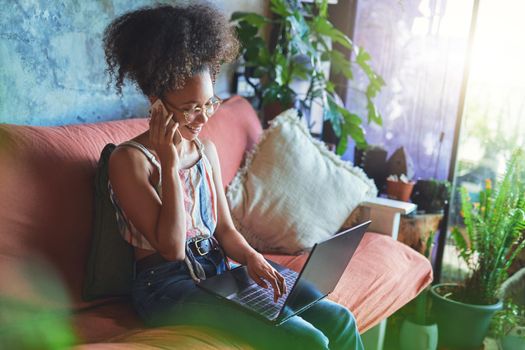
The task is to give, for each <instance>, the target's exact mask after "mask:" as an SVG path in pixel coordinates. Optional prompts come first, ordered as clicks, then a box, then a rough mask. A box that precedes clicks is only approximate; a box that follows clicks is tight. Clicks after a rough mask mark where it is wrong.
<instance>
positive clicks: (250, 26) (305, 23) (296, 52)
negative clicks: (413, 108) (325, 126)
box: [231, 0, 384, 154]
mask: <svg viewBox="0 0 525 350" xmlns="http://www.w3.org/2000/svg"><path fill="white" fill-rule="evenodd" d="M270 10H271V12H272V15H273V16H272V18H268V17H265V16H262V15H259V14H256V13H247V12H235V13H233V14H232V17H231V20H232V21H233V22H235V24H236V28H237V33H238V36H239V39H240V41H241V43H242V51H241V53H242V56H243V58H244V62H245V63H244V65H245V73H244V74H245V79H246V81H247V82H248V83H249V84H250V85H252V87H253V88H254V90H255V94H256V96H257V97H258V100H259V101H260V103H261V104H262V105H269V104H272V103H276V102H277V103H279V104H280V105H281V106H282V108H283V109H284V108H288V107H291V106H292V105H294V104H295V103H298V104H299V105H300V107H301V108H302V109H304V110H311V108H312V104H313V103H321V105H322V106H323V118H324V120H328V121H330V124H331V126H332V129H333V130H334V133H335V134H336V136H337V137H338V138H339V140H340V141H339V144H338V146H337V154H343V153H344V152H345V150H346V147H347V142H348V137H351V138H352V139H353V140H354V141H355V143H356V146H357V147H359V148H363V147H365V146H366V144H367V143H366V140H365V135H364V131H363V127H362V123H363V118H362V117H361V116H359V115H357V114H355V113H352V112H350V111H348V110H347V109H346V108H344V107H343V106H341V105H340V103H339V102H338V101H339V98H338V96H337V94H336V91H335V88H336V86H335V84H334V83H333V82H331V81H330V80H329V77H328V76H327V75H326V74H325V72H324V71H323V65H324V64H325V63H326V62H330V64H331V65H332V69H333V72H335V74H342V75H343V76H344V77H345V78H346V79H353V78H354V75H353V67H354V66H357V67H359V68H360V69H361V70H362V72H364V74H365V75H366V76H367V78H368V80H369V83H368V86H367V87H366V89H365V91H364V92H363V94H364V97H365V98H366V105H367V121H368V123H370V122H374V123H377V124H378V125H381V124H382V117H381V115H380V114H379V112H378V110H377V108H376V106H375V104H374V102H373V99H374V98H375V97H376V95H377V93H378V92H379V91H380V89H381V88H382V86H384V81H383V79H382V78H381V76H379V75H378V74H377V73H376V72H375V71H374V70H373V69H372V68H371V66H370V64H369V61H370V55H369V54H368V53H367V52H366V51H365V50H364V49H362V48H360V47H357V46H356V45H354V44H353V43H352V41H351V40H350V38H348V36H346V35H345V34H344V33H343V32H341V31H339V30H338V29H336V28H335V27H334V26H333V24H332V23H330V21H329V20H328V2H327V0H316V1H314V3H313V4H302V3H301V2H300V1H299V0H270ZM268 25H272V26H273V28H274V30H276V32H277V39H276V44H275V45H274V46H273V47H272V48H270V47H269V43H267V42H266V41H265V40H264V38H263V35H264V32H265V28H266V26H268ZM332 43H338V44H340V45H342V46H343V47H345V48H346V49H349V50H352V52H353V53H354V55H353V58H352V59H351V60H349V59H347V58H346V57H345V55H344V54H342V53H341V52H339V51H337V50H334V49H332ZM294 80H302V81H308V91H307V93H306V94H305V96H303V95H301V96H299V94H298V93H297V92H296V91H294V90H293V89H292V88H291V84H292V82H293V81H294ZM259 107H261V106H259Z"/></svg>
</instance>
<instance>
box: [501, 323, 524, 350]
mask: <svg viewBox="0 0 525 350" xmlns="http://www.w3.org/2000/svg"><path fill="white" fill-rule="evenodd" d="M500 348H501V349H503V350H516V349H525V327H515V328H514V329H513V330H512V331H511V332H510V333H509V334H507V335H506V336H504V337H502V338H501V340H500Z"/></svg>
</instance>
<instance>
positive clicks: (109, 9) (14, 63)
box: [0, 0, 267, 125]
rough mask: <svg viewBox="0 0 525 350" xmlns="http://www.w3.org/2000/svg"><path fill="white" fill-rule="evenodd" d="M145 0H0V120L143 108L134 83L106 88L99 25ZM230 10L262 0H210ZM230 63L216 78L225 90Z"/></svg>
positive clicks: (256, 7)
mask: <svg viewBox="0 0 525 350" xmlns="http://www.w3.org/2000/svg"><path fill="white" fill-rule="evenodd" d="M156 2H157V1H151V0H149V1H148V0H85V1H76V0H55V1H53V0H40V1H38V0H0V6H1V11H2V12H1V13H0V123H13V124H28V125H63V124H77V123H86V122H97V121H103V120H112V119H123V118H130V117H133V116H144V115H145V114H146V113H147V109H148V103H147V100H146V98H145V97H144V96H143V95H142V94H141V93H140V91H138V90H137V89H136V88H135V87H134V86H133V85H132V84H126V85H125V86H124V89H123V97H119V96H118V95H117V94H116V92H115V91H114V88H112V87H110V88H109V89H108V88H107V82H108V76H107V74H106V73H105V68H106V64H105V60H104V52H103V49H102V33H103V31H104V28H105V27H106V26H107V25H108V24H109V23H110V22H111V20H112V19H114V18H115V17H116V16H119V15H121V14H123V13H124V12H127V11H129V10H132V9H135V8H138V7H141V6H144V5H152V4H154V3H156ZM163 2H164V3H174V2H176V1H163ZM211 2H213V3H216V4H217V6H218V7H220V8H221V9H223V10H224V11H225V12H226V13H227V14H228V15H229V13H231V12H232V11H235V10H243V11H258V12H261V11H263V9H264V7H265V6H266V3H267V1H264V0H249V1H246V0H230V1H227V0H223V1H219V0H216V1H211ZM228 73H229V72H228V69H227V67H226V69H225V70H224V71H223V73H222V74H221V77H220V78H219V81H218V83H217V88H216V89H217V92H218V94H219V95H220V96H224V95H226V94H227V93H228Z"/></svg>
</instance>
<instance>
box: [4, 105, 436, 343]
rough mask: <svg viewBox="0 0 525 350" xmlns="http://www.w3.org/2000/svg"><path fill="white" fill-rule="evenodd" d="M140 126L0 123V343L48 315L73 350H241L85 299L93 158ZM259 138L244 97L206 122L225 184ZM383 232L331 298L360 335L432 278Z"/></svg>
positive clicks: (361, 251)
mask: <svg viewBox="0 0 525 350" xmlns="http://www.w3.org/2000/svg"><path fill="white" fill-rule="evenodd" d="M146 128H147V121H146V119H144V118H137V119H127V120H120V121H111V122H103V123H96V124H81V125H68V126H58V127H33V126H22V125H10V124H2V125H0V281H1V282H0V301H3V302H0V307H1V308H0V342H2V340H4V341H6V339H7V340H8V341H9V342H10V343H9V344H11V345H13V344H16V342H17V341H18V340H19V341H20V342H21V343H24V341H25V340H24V338H26V337H38V336H41V335H42V334H43V333H38V332H44V333H46V332H48V331H49V328H45V327H47V326H45V325H43V327H44V329H43V330H39V329H38V327H32V328H31V329H29V328H27V327H26V328H27V329H26V328H24V327H23V325H24V324H27V323H31V322H32V321H35V315H37V314H40V313H41V311H42V310H45V312H46V314H47V315H62V316H63V319H62V320H63V321H64V322H63V323H62V326H63V328H61V329H63V330H65V331H67V330H68V329H69V331H70V332H71V336H73V337H74V338H71V339H72V340H70V342H73V343H75V344H79V345H78V348H79V349H80V348H82V349H84V348H86V349H98V348H111V349H120V348H148V349H151V348H167V347H169V348H182V349H184V348H194V347H198V348H204V349H207V348H210V349H216V348H247V347H246V345H245V344H241V343H239V342H238V341H236V340H235V339H232V338H230V337H225V336H223V335H221V334H218V333H215V332H213V331H211V330H208V329H199V328H195V327H180V326H179V327H164V328H157V329H146V328H145V327H144V326H143V325H142V324H141V322H140V320H139V319H138V318H137V316H136V314H135V313H134V311H133V309H132V307H131V305H130V302H129V300H128V299H126V298H123V297H119V298H108V299H104V300H96V301H93V302H86V301H83V300H82V299H81V288H82V283H83V279H84V272H85V270H86V261H87V257H88V253H89V248H90V240H91V230H92V216H93V178H94V173H95V168H96V163H97V160H98V157H99V155H100V152H101V150H102V148H103V147H104V145H105V144H106V143H109V142H112V143H115V144H117V143H120V142H122V141H124V140H127V139H129V138H131V137H133V136H135V135H137V134H139V133H141V132H143V131H144V130H146ZM261 132H262V129H261V126H260V123H259V120H258V118H257V115H256V113H255V111H254V110H253V109H252V108H251V106H250V104H249V103H248V102H247V101H246V100H244V99H243V98H241V97H233V98H231V99H229V100H228V101H227V102H225V103H224V105H223V106H222V107H221V108H220V111H219V112H217V115H216V116H214V117H213V118H212V119H210V121H209V123H208V124H207V126H206V127H205V129H204V130H203V132H202V135H201V137H202V138H210V139H212V140H213V141H214V142H215V144H216V145H217V149H218V152H219V157H220V160H221V166H222V178H223V181H224V183H223V185H224V186H225V187H226V186H227V185H228V184H229V182H230V181H231V180H232V179H233V177H234V175H235V173H236V172H237V170H238V168H239V166H240V165H241V164H242V162H243V159H244V158H243V157H244V154H245V151H246V150H248V149H250V148H251V147H252V146H253V145H254V144H255V143H256V142H257V139H258V137H259V135H260V134H261ZM372 207H378V205H377V204H374V205H372ZM379 207H380V209H381V210H382V211H381V210H380V211H379V213H380V214H377V211H376V214H375V217H377V215H380V216H379V217H381V215H383V214H385V213H388V210H389V209H388V205H386V206H384V205H383V204H382V203H381V205H379ZM381 213H383V214H381ZM385 215H387V216H388V214H385ZM372 216H374V215H372ZM377 221H383V220H382V219H381V220H377ZM384 224H385V223H384V222H382V223H381V225H383V226H385V225H384ZM381 225H379V226H381ZM389 225H390V226H391V224H388V223H387V225H386V226H387V227H388V226H389ZM379 226H377V227H379ZM372 230H374V229H373V227H372ZM383 233H384V234H378V233H373V232H369V233H367V234H366V235H365V237H364V239H363V241H362V243H361V245H360V247H359V248H358V250H357V252H356V254H355V256H354V258H353V260H352V262H351V263H350V265H349V266H348V268H347V269H346V272H345V274H344V276H343V278H342V279H341V281H340V282H339V284H338V286H337V288H336V290H335V291H334V292H333V293H332V294H331V295H330V297H329V298H330V299H332V300H335V301H337V302H340V303H342V304H344V305H346V306H347V307H348V308H349V309H350V310H352V311H353V313H354V315H355V316H356V319H357V323H358V326H359V328H360V330H361V332H364V331H366V330H367V329H369V328H371V327H372V326H374V325H376V324H378V323H379V322H380V321H381V320H383V319H385V318H386V317H388V316H389V315H391V314H392V313H393V312H395V311H396V310H397V309H399V308H400V307H401V306H403V305H404V304H406V303H407V302H408V301H410V300H411V299H412V298H414V297H415V296H416V295H417V294H418V293H419V292H420V291H421V290H422V289H423V288H424V287H425V286H426V285H428V284H429V283H430V281H431V280H432V272H431V267H430V264H429V263H428V261H427V260H426V259H424V258H423V256H421V255H419V254H418V253H416V252H415V251H413V250H411V249H410V248H408V247H407V246H405V245H403V244H401V243H399V242H397V241H396V240H395V239H393V238H392V237H390V236H389V235H391V232H383ZM385 234H386V235H385ZM266 256H267V257H268V258H270V259H273V260H275V261H277V262H279V263H281V264H284V265H287V266H289V267H291V268H293V269H296V270H297V269H299V268H300V267H301V266H302V264H303V263H304V261H305V256H304V255H302V256H284V255H282V256H279V255H266ZM6 301H7V302H6ZM6 305H8V306H9V307H8V308H7V309H9V312H7V311H6V310H7V309H6ZM13 305H15V306H13ZM20 310H24V311H20ZM28 310H29V312H28ZM32 310H35V311H34V312H33V311H32ZM44 323H45V322H44ZM17 325H20V327H17ZM65 331H64V332H65ZM17 332H18V333H17ZM2 337H4V338H2ZM17 337H18V340H17ZM24 344H25V343H24ZM82 344H83V345H82ZM0 347H1V346H0ZM36 348H40V347H38V346H37V347H36Z"/></svg>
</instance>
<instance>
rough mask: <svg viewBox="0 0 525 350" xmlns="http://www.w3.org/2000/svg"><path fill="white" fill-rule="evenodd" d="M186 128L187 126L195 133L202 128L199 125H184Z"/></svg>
mask: <svg viewBox="0 0 525 350" xmlns="http://www.w3.org/2000/svg"><path fill="white" fill-rule="evenodd" d="M186 128H188V129H189V130H190V131H191V132H192V133H194V134H196V133H198V132H199V131H201V130H202V126H199V127H195V128H194V127H191V126H189V125H186Z"/></svg>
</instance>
